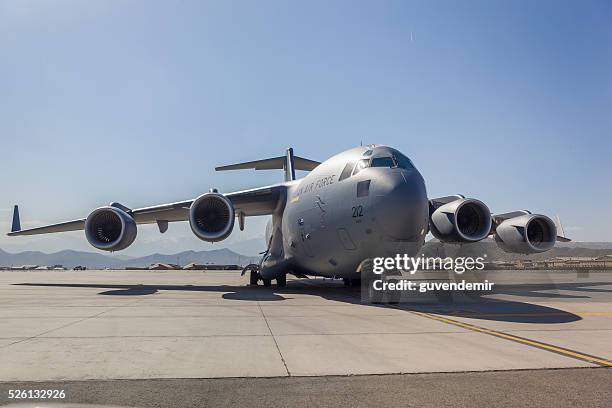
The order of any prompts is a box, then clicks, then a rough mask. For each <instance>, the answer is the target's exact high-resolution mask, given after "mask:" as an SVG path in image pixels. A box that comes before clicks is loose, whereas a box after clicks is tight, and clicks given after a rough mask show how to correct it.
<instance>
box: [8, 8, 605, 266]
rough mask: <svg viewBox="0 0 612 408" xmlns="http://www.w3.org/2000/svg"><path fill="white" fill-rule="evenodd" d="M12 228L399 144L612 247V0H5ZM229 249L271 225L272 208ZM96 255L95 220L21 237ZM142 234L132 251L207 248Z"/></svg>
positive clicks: (434, 172)
mask: <svg viewBox="0 0 612 408" xmlns="http://www.w3.org/2000/svg"><path fill="white" fill-rule="evenodd" d="M0 55H1V56H2V57H1V59H0V137H1V141H2V152H3V154H2V161H1V162H0V185H1V186H2V193H1V194H0V218H1V222H0V228H2V229H3V230H7V229H8V228H9V219H10V211H9V209H10V208H11V207H12V205H13V204H14V203H19V204H20V208H21V211H22V219H23V221H24V225H26V226H34V225H35V224H37V223H49V222H56V221H61V220H64V219H72V218H78V217H82V216H85V215H86V214H87V213H88V212H89V211H90V210H92V209H93V208H96V207H98V206H100V205H104V204H107V203H108V202H110V201H119V202H121V203H124V204H125V205H127V206H130V207H139V206H144V205H151V204H157V203H163V202H168V201H174V200H179V199H184V198H190V197H195V196H197V195H198V194H200V193H202V192H204V191H206V190H208V189H209V188H210V187H218V188H219V189H220V190H221V191H232V190H236V189H241V188H246V187H254V186H258V185H262V184H267V183H271V182H276V181H278V180H279V179H281V178H282V175H281V174H280V173H278V172H258V173H254V172H242V173H240V172H238V173H237V172H227V173H215V172H214V170H213V167H214V166H215V165H219V164H224V163H232V162H236V161H242V160H251V159H257V158H263V157H270V156H273V155H277V154H279V153H281V152H282V151H283V150H284V149H285V148H286V147H287V146H289V145H290V146H293V147H294V149H295V150H296V153H297V154H299V155H302V156H305V157H310V158H314V159H319V160H322V159H325V158H327V157H329V156H331V155H333V154H335V153H337V152H339V151H341V150H344V149H347V148H350V147H352V146H355V145H358V144H359V143H360V142H361V141H363V143H381V144H389V145H393V146H395V147H397V148H398V149H400V150H401V151H403V152H404V153H405V154H407V155H408V156H409V157H411V158H412V159H413V161H414V162H415V164H416V165H417V167H418V168H419V169H420V170H421V173H422V174H423V175H424V177H425V179H426V182H427V187H428V191H429V194H430V196H432V197H435V196H441V195H447V194H452V193H463V194H466V195H469V196H474V197H476V198H479V199H481V200H483V201H485V202H486V203H487V204H488V205H489V206H490V208H491V209H492V210H493V211H494V212H503V211H509V210H515V209H522V208H527V209H531V210H533V211H536V212H543V213H546V214H550V215H556V214H558V215H560V216H561V218H562V220H563V221H564V224H565V226H566V229H567V234H568V235H570V236H571V237H573V238H575V239H577V240H582V241H598V240H608V241H612V216H611V215H610V213H611V211H612V188H611V186H612V182H611V181H612V164H611V157H612V156H611V152H612V141H611V138H612V114H611V112H612V5H610V3H609V2H606V1H580V2H579V1H536V2H534V1H511V2H508V1H506V2H501V1H500V2H491V1H464V2H455V1H448V2H444V1H433V2H432V1H419V2H412V1H382V2H378V1H365V2H360V1H345V2H337V1H313V2H296V1H278V2H265V1H262V2H253V1H241V2H233V1H217V2H204V1H194V2H189V1H182V2H153V1H125V2H119V1H110V2H105V1H96V2H83V1H39V2H36V1H23V0H21V1H19V0H14V1H13V0H9V1H6V0H0ZM249 221H250V222H249V223H248V228H247V231H245V232H244V233H241V234H233V236H232V237H231V239H230V241H228V243H220V244H215V247H223V246H225V245H226V244H229V245H230V246H231V245H239V244H240V241H244V240H249V239H257V238H258V237H261V236H262V235H263V225H264V220H258V219H255V220H249ZM67 247H70V248H75V249H91V250H93V249H92V248H91V247H88V246H87V243H86V242H85V240H84V237H83V236H82V233H69V234H61V235H56V236H54V237H50V236H47V237H45V236H43V237H32V238H20V239H15V238H13V239H8V238H7V237H5V236H2V237H0V248H2V249H5V250H24V249H41V250H46V251H49V250H56V249H62V248H67ZM210 247H212V244H205V243H203V242H201V241H199V240H197V239H196V238H195V237H193V236H191V233H190V231H189V227H188V226H187V225H186V224H184V225H172V226H171V229H170V230H169V231H168V233H167V234H165V235H164V236H163V237H162V236H161V235H160V234H159V233H157V232H156V230H155V228H153V227H144V228H142V229H141V230H139V240H138V241H137V242H136V243H135V244H134V245H133V246H132V247H130V248H129V249H128V250H126V251H125V253H126V254H134V255H136V254H141V253H149V252H153V251H160V252H174V251H176V250H180V249H198V248H201V249H208V248H210Z"/></svg>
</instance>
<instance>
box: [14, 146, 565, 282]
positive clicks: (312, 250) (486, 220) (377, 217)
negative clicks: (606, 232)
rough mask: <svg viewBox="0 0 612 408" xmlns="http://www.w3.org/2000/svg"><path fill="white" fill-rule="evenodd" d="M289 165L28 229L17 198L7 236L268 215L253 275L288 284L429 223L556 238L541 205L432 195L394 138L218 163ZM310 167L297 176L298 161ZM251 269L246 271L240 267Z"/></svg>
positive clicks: (411, 238)
mask: <svg viewBox="0 0 612 408" xmlns="http://www.w3.org/2000/svg"><path fill="white" fill-rule="evenodd" d="M239 169H255V170H268V169H284V171H285V181H284V182H282V183H279V184H274V185H270V186H265V187H261V188H254V189H251V190H245V191H238V192H233V193H227V194H222V193H219V192H218V191H217V190H216V189H211V190H210V191H209V192H207V193H204V194H202V195H200V196H199V197H197V198H195V199H190V200H186V201H179V202H175V203H169V204H162V205H156V206H152V207H144V208H138V209H130V208H128V207H126V206H124V205H121V204H119V203H116V202H113V203H111V204H110V205H108V206H105V207H100V208H98V209H95V210H94V211H92V212H91V213H90V214H89V216H87V218H83V219H78V220H74V221H68V222H62V223H59V224H53V225H47V226H43V227H38V228H32V229H25V230H22V229H21V226H20V221H19V210H18V207H17V206H15V211H14V213H13V226H12V230H11V232H10V233H9V234H8V235H9V236H22V235H35V234H46V233H53V232H63V231H76V230H84V231H85V237H86V238H87V240H88V241H89V243H90V244H91V245H92V246H94V247H95V248H97V249H101V250H105V251H119V250H122V249H125V248H127V247H128V246H130V245H131V244H132V243H133V242H134V240H135V239H136V233H137V225H138V224H152V223H157V225H158V227H159V231H160V233H165V232H166V231H167V229H168V223H170V222H176V221H189V225H190V226H191V230H192V231H193V233H194V234H195V235H196V236H197V237H198V238H200V239H202V240H204V241H208V242H217V241H221V240H224V239H225V238H227V237H228V236H229V235H230V233H231V232H232V230H233V228H234V222H235V220H236V219H238V225H239V228H240V230H243V229H244V222H245V218H246V217H248V216H257V215H271V216H272V219H271V221H270V222H269V223H268V226H267V228H266V240H267V244H268V246H267V250H266V252H265V253H264V255H263V257H262V259H261V261H260V263H259V264H258V265H251V266H250V268H249V269H250V283H251V284H257V283H258V281H259V280H261V281H263V284H264V286H270V285H271V283H272V280H273V279H275V280H276V283H277V285H278V286H285V285H286V275H287V273H292V274H295V275H296V276H307V275H318V276H325V277H336V278H343V279H344V280H345V282H351V281H353V280H358V279H359V278H360V276H361V272H362V265H363V264H364V262H365V261H366V260H368V259H371V258H374V257H381V256H395V254H398V253H400V254H404V253H405V254H408V256H415V255H417V252H418V251H419V250H420V248H421V247H422V246H423V244H424V242H425V236H426V235H427V233H428V232H431V233H432V234H433V235H434V236H435V237H436V238H438V239H439V240H440V241H443V242H450V243H470V242H476V241H480V240H482V239H484V238H487V237H488V236H490V235H493V236H494V238H495V241H496V242H497V243H498V244H499V246H500V247H502V248H503V249H504V250H505V251H508V252H518V253H525V254H528V253H536V252H543V251H547V250H549V249H551V248H552V247H553V246H554V245H555V242H556V241H557V240H562V241H565V240H567V238H563V237H560V236H557V228H556V226H555V223H554V222H553V221H552V220H551V219H550V218H548V217H546V216H544V215H538V214H531V213H530V212H529V211H524V210H523V211H515V212H511V213H505V214H496V215H491V213H490V211H489V209H488V207H487V206H486V205H485V204H484V203H483V202H481V201H479V200H476V199H473V198H465V197H463V196H461V195H453V196H448V197H441V198H434V199H428V197H427V192H426V188H425V182H424V180H423V177H422V176H421V174H420V173H419V171H418V170H417V169H416V167H415V166H414V164H413V163H412V162H411V161H410V159H409V158H408V157H406V156H405V155H403V154H402V153H400V152H399V151H398V150H396V149H393V148H391V147H387V146H380V145H368V146H360V147H356V148H353V149H350V150H347V151H345V152H342V153H340V154H337V155H335V156H333V157H331V158H330V159H328V160H326V161H324V162H322V163H319V162H316V161H313V160H309V159H305V158H302V157H298V156H294V155H293V149H291V148H289V149H287V151H286V155H284V156H279V157H274V158H270V159H264V160H256V161H252V162H246V163H239V164H233V165H229V166H222V167H217V168H216V170H218V171H222V170H239ZM296 170H305V171H310V173H308V175H307V176H306V177H304V178H302V179H299V180H296V177H295V171H296ZM243 272H244V271H243Z"/></svg>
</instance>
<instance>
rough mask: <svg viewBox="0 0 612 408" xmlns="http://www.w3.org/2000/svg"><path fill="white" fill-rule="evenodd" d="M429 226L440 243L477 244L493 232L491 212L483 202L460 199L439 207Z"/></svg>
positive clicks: (432, 215) (433, 214)
mask: <svg viewBox="0 0 612 408" xmlns="http://www.w3.org/2000/svg"><path fill="white" fill-rule="evenodd" d="M429 226H430V230H431V233H432V234H433V235H434V236H435V237H436V238H438V239H439V240H440V241H443V242H476V241H480V240H481V239H484V238H486V237H487V236H488V235H489V233H490V232H491V212H490V211H489V208H488V207H487V206H486V205H485V204H484V203H483V202H482V201H479V200H476V199H473V198H460V199H457V200H455V201H451V202H450V203H447V204H444V205H442V206H440V207H438V208H437V209H436V210H435V211H434V212H433V213H432V214H431V216H430V222H429Z"/></svg>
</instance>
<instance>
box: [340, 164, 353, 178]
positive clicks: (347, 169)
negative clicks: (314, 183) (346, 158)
mask: <svg viewBox="0 0 612 408" xmlns="http://www.w3.org/2000/svg"><path fill="white" fill-rule="evenodd" d="M354 165H355V162H354V161H352V162H348V163H346V166H344V169H343V170H342V173H340V178H339V179H338V181H342V180H344V179H345V178H348V177H350V175H351V170H353V166H354Z"/></svg>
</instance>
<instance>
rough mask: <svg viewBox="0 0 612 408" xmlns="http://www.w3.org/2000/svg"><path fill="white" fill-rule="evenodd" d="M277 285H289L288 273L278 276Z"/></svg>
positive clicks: (280, 286)
mask: <svg viewBox="0 0 612 408" xmlns="http://www.w3.org/2000/svg"><path fill="white" fill-rule="evenodd" d="M276 286H278V287H279V288H284V287H286V286H287V275H286V274H284V273H283V274H282V275H280V276H278V277H277V278H276Z"/></svg>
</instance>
